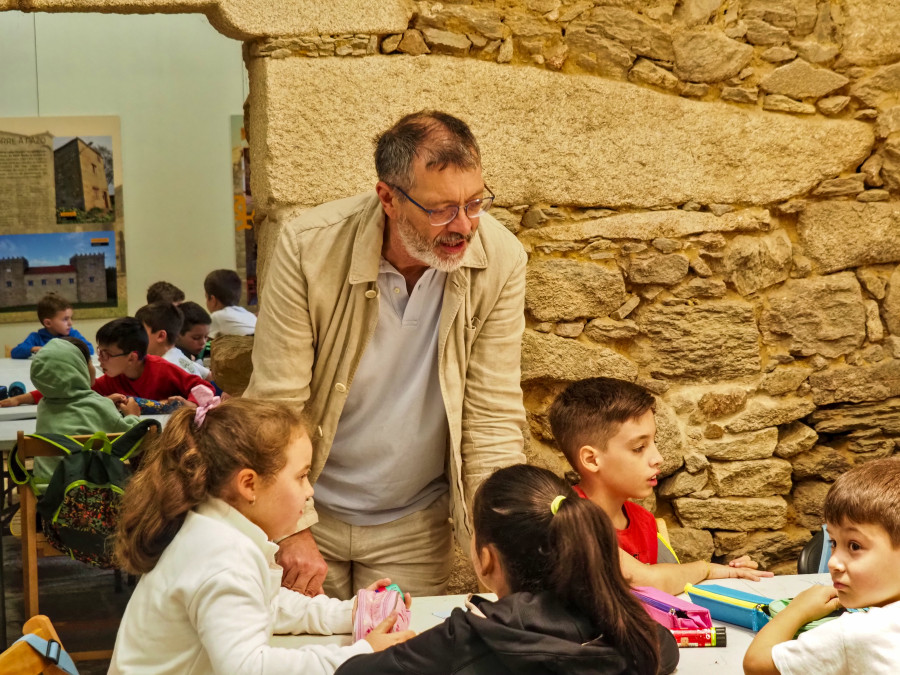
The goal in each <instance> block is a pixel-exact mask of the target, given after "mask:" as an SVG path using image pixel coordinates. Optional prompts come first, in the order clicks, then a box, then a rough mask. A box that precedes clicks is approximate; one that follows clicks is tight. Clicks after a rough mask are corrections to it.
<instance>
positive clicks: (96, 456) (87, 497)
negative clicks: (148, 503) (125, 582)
mask: <svg viewBox="0 0 900 675" xmlns="http://www.w3.org/2000/svg"><path fill="white" fill-rule="evenodd" d="M151 429H154V430H155V431H157V432H158V431H159V429H160V423H159V422H158V421H156V420H152V419H149V420H142V421H141V422H140V423H139V424H137V425H136V426H134V427H132V428H131V429H129V430H128V431H126V432H125V433H123V434H121V435H120V436H117V437H116V438H113V439H110V438H109V437H108V436H107V435H106V434H105V433H104V432H102V431H100V432H97V433H95V434H94V435H93V436H91V437H90V438H88V439H87V440H86V441H84V442H82V441H79V440H76V439H75V438H73V437H72V436H66V435H63V434H31V437H32V438H40V439H42V440H44V441H46V442H47V443H50V444H52V445H54V446H56V447H57V448H59V449H60V450H62V451H63V452H64V453H65V455H64V456H63V458H62V461H61V462H60V463H59V465H58V466H57V467H56V469H55V470H54V472H53V476H52V477H51V479H50V483H49V484H48V485H47V489H46V491H45V492H44V494H43V495H42V496H40V497H39V498H38V502H37V512H38V513H39V514H40V516H41V527H42V529H43V532H44V536H46V537H47V541H48V542H50V544H51V545H52V546H53V547H54V548H56V549H58V550H59V551H62V552H63V553H65V554H67V555H68V556H70V557H71V558H74V559H76V560H81V561H82V562H86V563H89V564H91V565H95V566H97V567H103V568H112V567H114V565H113V563H112V536H113V535H114V534H115V531H116V517H117V515H118V511H119V501H120V500H121V496H122V494H123V493H124V491H125V486H126V485H127V484H128V481H129V479H130V478H131V475H132V468H131V466H129V465H128V464H126V463H125V461H126V460H127V459H129V458H134V457H136V456H137V455H138V454H139V453H140V452H141V451H142V450H143V448H142V444H143V441H144V440H145V438H146V436H147V433H148V432H149V431H150V430H151ZM9 467H10V475H11V476H12V478H13V481H15V482H16V483H18V484H20V485H23V484H25V483H26V482H27V483H29V484H30V483H31V482H32V481H33V480H34V477H33V475H32V474H31V472H30V471H28V470H27V469H26V468H25V466H24V465H23V463H22V461H21V459H20V458H19V457H18V454H17V453H16V450H15V449H14V450H13V452H12V454H11V456H10V458H9Z"/></svg>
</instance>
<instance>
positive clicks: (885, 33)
mask: <svg viewBox="0 0 900 675" xmlns="http://www.w3.org/2000/svg"><path fill="white" fill-rule="evenodd" d="M842 9H843V14H844V25H843V28H842V31H841V33H842V35H843V41H844V48H843V51H842V52H841V56H843V58H845V59H847V61H849V62H850V63H857V64H859V65H863V66H874V65H878V64H882V63H890V62H891V61H896V60H897V59H898V58H900V1H898V0H879V2H871V0H844V2H843V4H842Z"/></svg>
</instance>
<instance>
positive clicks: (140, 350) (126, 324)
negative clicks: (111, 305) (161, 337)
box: [97, 316, 150, 359]
mask: <svg viewBox="0 0 900 675" xmlns="http://www.w3.org/2000/svg"><path fill="white" fill-rule="evenodd" d="M149 342H150V338H149V337H148V336H147V331H145V330H144V324H142V323H141V322H140V321H139V320H138V319H135V318H134V317H133V316H125V317H122V318H121V319H113V320H112V321H110V322H109V323H105V324H103V325H102V326H100V330H98V331H97V345H98V346H99V345H106V346H112V345H115V346H116V347H118V348H119V349H121V350H122V351H123V352H127V353H129V354H130V353H131V352H137V355H138V358H139V359H143V358H144V357H145V356H147V344H148V343H149Z"/></svg>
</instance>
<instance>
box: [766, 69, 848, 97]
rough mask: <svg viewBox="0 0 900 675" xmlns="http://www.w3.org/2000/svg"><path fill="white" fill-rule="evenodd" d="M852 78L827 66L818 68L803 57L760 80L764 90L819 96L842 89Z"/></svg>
mask: <svg viewBox="0 0 900 675" xmlns="http://www.w3.org/2000/svg"><path fill="white" fill-rule="evenodd" d="M849 81H850V80H849V79H847V78H846V77H844V76H843V75H838V74H837V73H835V72H834V71H832V70H828V69H827V68H816V67H815V66H813V65H811V64H809V63H807V62H806V61H804V60H803V59H797V60H795V61H791V62H790V63H789V64H787V65H786V66H781V67H780V68H776V69H775V70H774V71H773V72H771V73H769V74H768V75H766V76H765V77H764V78H762V80H760V82H759V87H760V89H762V90H763V91H767V92H769V93H771V94H783V95H785V96H790V97H791V98H819V97H820V96H825V95H826V94H830V93H831V92H833V91H834V90H835V89H840V88H841V87H843V86H844V85H845V84H847V83H848V82H849Z"/></svg>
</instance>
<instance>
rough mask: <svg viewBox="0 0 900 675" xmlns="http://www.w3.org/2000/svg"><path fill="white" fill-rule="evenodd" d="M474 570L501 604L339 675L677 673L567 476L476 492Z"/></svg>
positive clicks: (601, 526) (524, 471)
mask: <svg viewBox="0 0 900 675" xmlns="http://www.w3.org/2000/svg"><path fill="white" fill-rule="evenodd" d="M473 523H474V526H475V536H474V538H473V540H472V551H471V553H472V563H473V565H474V566H475V572H476V573H477V574H478V578H479V580H480V581H481V582H482V584H484V585H485V586H486V587H487V588H489V589H490V590H492V591H493V592H495V593H496V594H497V596H498V600H497V601H496V602H490V601H488V600H486V599H484V598H480V597H478V596H471V597H470V600H469V602H468V603H467V605H468V607H469V611H468V612H465V611H463V610H461V609H456V610H454V611H453V613H452V614H451V616H450V618H449V619H447V620H446V621H445V622H444V623H443V624H441V625H440V626H437V627H435V628H432V629H431V630H429V631H426V632H424V633H422V634H421V635H419V636H417V637H415V638H413V639H411V640H410V641H408V642H405V643H404V644H402V645H398V646H396V647H391V648H390V649H388V650H386V651H384V652H382V653H380V654H375V655H372V656H358V657H355V658H353V659H351V660H350V661H348V662H347V663H345V664H344V665H343V666H341V668H339V669H338V675H369V674H370V673H379V674H380V675H395V674H397V675H399V674H401V673H403V674H406V673H419V674H421V675H432V674H434V675H436V674H437V673H454V674H456V675H511V674H513V673H515V675H537V674H539V673H540V674H541V675H543V674H545V673H561V674H562V673H566V674H567V675H588V674H590V675H607V674H608V675H612V674H613V673H630V674H631V673H633V674H636V675H656V674H657V673H670V672H672V671H673V670H674V669H675V667H676V665H677V664H678V648H677V646H676V644H675V640H674V638H673V637H672V635H671V634H670V633H669V632H668V631H667V630H666V629H664V628H663V627H662V626H660V625H659V624H657V623H656V622H655V621H653V619H651V618H650V616H649V614H648V613H647V612H646V611H645V610H644V608H643V607H642V606H641V604H640V603H639V602H638V600H636V599H635V597H634V596H633V595H632V594H631V591H630V590H629V587H628V584H627V583H626V582H625V579H624V578H623V576H622V572H621V570H620V567H619V558H618V546H617V543H616V535H615V532H614V530H613V528H612V525H611V523H610V522H609V519H608V518H607V517H606V514H605V513H603V511H602V510H601V509H600V507H598V506H597V505H595V504H593V503H592V502H591V501H589V500H587V499H580V498H579V497H578V495H577V494H576V493H575V492H574V491H573V490H572V488H571V487H570V486H569V485H568V484H567V483H566V482H565V481H564V480H563V479H561V478H560V477H558V476H556V475H555V474H553V473H552V472H550V471H547V470H546V469H541V468H538V467H534V466H526V465H524V464H519V465H515V466H510V467H506V468H504V469H500V470H499V471H497V472H496V473H494V474H493V475H492V476H491V477H490V478H488V479H487V480H486V481H485V482H484V483H483V484H482V485H481V487H480V488H479V489H478V492H477V493H476V495H475V502H474V507H473Z"/></svg>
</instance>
